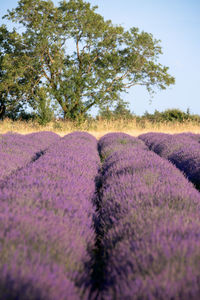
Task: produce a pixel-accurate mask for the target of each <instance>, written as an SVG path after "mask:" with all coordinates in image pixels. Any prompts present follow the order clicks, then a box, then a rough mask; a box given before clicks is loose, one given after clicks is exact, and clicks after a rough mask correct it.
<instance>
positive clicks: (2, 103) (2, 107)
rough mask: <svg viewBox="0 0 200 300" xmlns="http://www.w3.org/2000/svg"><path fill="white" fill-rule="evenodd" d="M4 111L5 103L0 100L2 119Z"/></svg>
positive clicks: (0, 116)
mask: <svg viewBox="0 0 200 300" xmlns="http://www.w3.org/2000/svg"><path fill="white" fill-rule="evenodd" d="M5 113H6V106H5V103H4V102H2V101H1V100H0V120H3V119H4V117H5Z"/></svg>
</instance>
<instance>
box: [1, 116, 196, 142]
mask: <svg viewBox="0 0 200 300" xmlns="http://www.w3.org/2000/svg"><path fill="white" fill-rule="evenodd" d="M77 130H78V131H87V132H88V133H91V134H92V135H93V136H95V137H96V138H97V139H99V138H100V137H102V136H103V135H105V134H106V133H108V132H124V133H128V134H130V135H132V136H138V135H140V134H142V133H146V132H151V131H154V132H163V133H171V134H173V133H181V132H193V133H200V124H198V123H196V122H191V121H189V122H183V123H180V122H168V123H163V122H162V123H151V122H149V121H144V122H139V123H138V122H137V121H136V119H133V120H125V119H118V120H91V121H85V122H84V123H82V124H81V125H77V124H76V123H74V122H70V121H60V120H59V121H54V122H50V123H48V124H47V125H45V126H42V125H39V124H38V123H37V122H32V121H28V122H25V121H12V120H9V119H6V120H4V121H1V122H0V133H1V134H2V133H6V132H9V131H11V132H17V133H21V134H27V133H31V132H37V131H53V132H55V133H57V134H59V135H60V136H64V135H66V134H68V133H70V132H73V131H77Z"/></svg>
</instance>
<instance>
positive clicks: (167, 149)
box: [139, 132, 200, 189]
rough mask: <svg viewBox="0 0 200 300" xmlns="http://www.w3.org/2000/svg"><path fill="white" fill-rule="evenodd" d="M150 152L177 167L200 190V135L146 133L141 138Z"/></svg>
mask: <svg viewBox="0 0 200 300" xmlns="http://www.w3.org/2000/svg"><path fill="white" fill-rule="evenodd" d="M139 139H141V140H142V141H144V142H145V143H146V145H147V146H148V147H149V149H150V150H152V151H154V152H155V153H157V154H158V155H160V156H161V157H163V158H166V159H168V160H169V161H171V162H172V163H173V164H175V165H176V167H177V168H179V169H180V170H181V171H182V172H184V174H185V175H186V176H187V177H188V179H189V180H191V181H192V182H193V183H194V184H195V185H196V186H197V188H199V189H200V134H193V133H181V134H174V135H171V134H165V133H155V132H154V133H146V134H142V135H140V136H139Z"/></svg>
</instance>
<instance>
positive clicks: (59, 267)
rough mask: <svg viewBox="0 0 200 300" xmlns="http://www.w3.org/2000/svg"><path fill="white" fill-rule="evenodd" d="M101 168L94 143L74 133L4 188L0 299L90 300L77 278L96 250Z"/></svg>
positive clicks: (0, 207)
mask: <svg viewBox="0 0 200 300" xmlns="http://www.w3.org/2000/svg"><path fill="white" fill-rule="evenodd" d="M99 163H100V160H99V155H98V151H97V141H96V139H95V138H94V137H93V136H91V135H89V134H87V133H81V132H75V133H72V134H69V135H66V136H65V137H64V138H62V139H60V140H58V141H57V143H54V144H53V145H52V146H50V147H49V148H48V149H47V150H46V152H45V154H44V155H42V156H41V157H40V158H39V159H38V160H36V161H34V162H32V163H30V164H28V165H27V166H26V167H24V168H22V169H20V170H18V171H17V172H15V173H13V174H12V175H11V176H9V177H8V178H7V180H6V181H2V182H1V186H0V219H1V221H0V249H1V251H0V299H9V300H10V299H20V300H21V299H22V300H25V299H26V300H27V299H30V300H32V299H33V300H36V299H37V300H38V299H45V300H49V299H52V300H57V299H58V300H66V299H87V298H88V295H87V291H86V292H85V293H83V292H84V291H83V290H82V289H80V288H77V287H76V278H77V276H79V275H80V274H81V273H82V272H84V264H85V262H87V260H89V254H88V253H89V252H88V250H89V249H90V248H94V242H95V232H94V229H93V226H92V225H93V224H92V217H93V214H94V210H95V208H94V207H93V204H92V198H93V196H94V193H95V177H96V175H97V172H98V169H99ZM88 276H89V275H88Z"/></svg>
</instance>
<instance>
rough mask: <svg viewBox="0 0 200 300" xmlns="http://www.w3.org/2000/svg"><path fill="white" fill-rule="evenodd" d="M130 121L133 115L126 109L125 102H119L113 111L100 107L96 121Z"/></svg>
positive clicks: (107, 107)
mask: <svg viewBox="0 0 200 300" xmlns="http://www.w3.org/2000/svg"><path fill="white" fill-rule="evenodd" d="M99 118H101V119H106V120H111V119H127V120H129V119H132V118H133V114H132V113H131V112H130V110H129V109H128V105H127V102H124V101H119V102H118V103H117V105H116V106H115V108H114V109H113V110H111V109H110V107H109V106H106V107H101V108H100V110H99V114H98V116H97V119H99Z"/></svg>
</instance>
